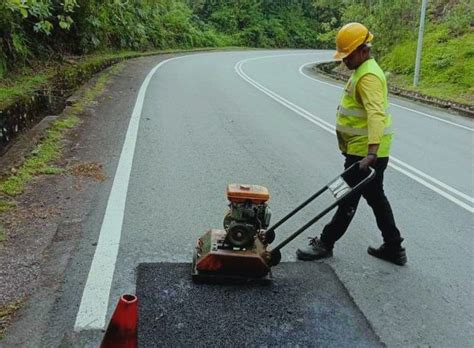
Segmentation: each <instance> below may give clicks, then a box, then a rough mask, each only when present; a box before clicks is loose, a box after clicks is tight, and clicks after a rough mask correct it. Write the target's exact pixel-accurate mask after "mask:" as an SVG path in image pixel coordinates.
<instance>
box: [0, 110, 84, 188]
mask: <svg viewBox="0 0 474 348" xmlns="http://www.w3.org/2000/svg"><path fill="white" fill-rule="evenodd" d="M78 121H79V119H78V118H77V116H75V115H71V116H69V117H68V118H65V119H61V120H57V121H55V122H54V123H53V125H52V126H51V128H50V129H48V131H47V135H46V137H45V139H44V140H43V141H42V142H41V143H40V144H38V145H37V146H36V148H35V149H34V150H33V152H32V154H31V155H30V156H29V157H28V158H27V159H26V161H25V162H24V163H23V165H22V166H21V167H20V168H19V169H18V171H17V172H16V173H15V174H14V175H12V176H10V177H8V178H7V179H5V180H3V181H0V192H3V193H5V194H7V195H10V196H16V195H19V194H21V193H23V191H24V188H25V185H26V183H28V182H29V181H30V180H31V179H32V178H33V177H34V176H35V175H38V174H52V173H54V174H56V173H59V172H61V171H62V169H61V168H57V167H54V166H51V165H50V164H49V163H50V162H52V161H54V160H57V159H58V158H59V155H60V153H61V152H60V151H61V140H62V138H63V133H64V130H65V129H68V128H72V127H73V126H74V125H75V124H76V123H77V122H78Z"/></svg>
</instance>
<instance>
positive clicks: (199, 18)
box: [0, 0, 474, 103]
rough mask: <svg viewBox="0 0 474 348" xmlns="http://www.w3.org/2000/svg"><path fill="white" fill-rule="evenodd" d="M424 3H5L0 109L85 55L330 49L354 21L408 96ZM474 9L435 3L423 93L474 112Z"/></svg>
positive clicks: (444, 0) (0, 19)
mask: <svg viewBox="0 0 474 348" xmlns="http://www.w3.org/2000/svg"><path fill="white" fill-rule="evenodd" d="M420 3H421V0H393V1H382V0H298V1H276V0H127V1H125V0H108V1H99V0H4V1H2V2H0V77H3V78H2V82H1V83H0V102H1V100H5V99H8V98H12V97H15V96H21V95H25V93H29V92H30V91H31V90H33V89H35V88H36V86H44V85H46V84H47V83H46V81H48V80H49V79H50V77H51V74H52V73H53V72H56V70H57V69H56V67H57V66H61V67H64V66H65V65H67V64H65V63H68V62H69V61H70V60H71V59H73V60H75V59H76V57H78V56H83V55H91V54H94V55H98V56H100V55H104V52H112V53H106V55H113V54H114V53H113V52H116V51H119V52H120V51H128V52H130V51H132V52H134V53H135V54H137V53H139V52H148V51H157V50H168V49H192V48H199V47H208V48H209V47H225V46H239V47H260V48H262V47H263V48H333V47H334V37H335V34H336V32H337V30H338V28H340V27H341V26H342V24H344V23H347V22H350V21H360V22H362V23H364V24H366V25H367V26H368V27H369V28H370V30H371V31H372V32H373V33H374V35H375V40H374V55H375V56H376V57H377V58H378V59H379V61H381V63H382V65H383V67H384V68H385V69H386V70H387V71H390V72H391V73H392V75H393V79H392V83H396V84H401V85H402V86H405V87H409V85H410V83H409V82H408V81H410V79H411V78H412V74H413V66H414V54H415V48H416V37H417V27H418V22H419V9H420ZM473 7H474V4H473V2H472V0H432V1H429V7H428V15H427V32H426V37H425V42H424V47H423V48H424V49H423V52H424V56H423V70H422V71H421V75H422V76H421V77H422V80H421V81H422V83H421V85H420V90H421V91H423V92H426V93H429V94H433V95H444V96H448V97H452V98H458V99H459V100H461V101H464V102H469V103H472V94H473V91H472V85H473V84H472V76H473V74H472V64H473V59H474V58H473V53H472V48H471V47H472V44H469V43H471V42H472V34H473V26H474V21H473V18H474V10H473ZM124 57H130V55H128V56H127V54H125V56H124ZM74 68H75V66H74V65H73V66H72V68H71V69H72V70H71V71H75V69H74ZM38 72H39V73H38ZM71 74H72V73H71ZM27 75H34V77H32V78H28V77H26V76H27ZM72 75H73V74H72ZM18 76H20V79H19V80H18V78H17V77H18ZM74 78H76V77H75V76H71V79H74ZM445 91H447V93H444V92H445ZM460 93H461V94H460Z"/></svg>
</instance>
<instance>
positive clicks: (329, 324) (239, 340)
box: [136, 262, 383, 347]
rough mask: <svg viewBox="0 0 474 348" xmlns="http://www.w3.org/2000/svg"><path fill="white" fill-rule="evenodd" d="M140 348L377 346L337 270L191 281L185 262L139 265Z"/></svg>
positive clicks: (280, 269) (308, 268)
mask: <svg viewBox="0 0 474 348" xmlns="http://www.w3.org/2000/svg"><path fill="white" fill-rule="evenodd" d="M136 293H137V296H138V299H139V324H138V340H139V346H140V347H158V346H159V347H162V346H164V347H166V346H168V347H176V346H221V347H224V346H324V347H381V346H383V344H382V343H381V342H380V340H379V338H378V336H377V335H376V334H375V333H374V332H373V330H372V328H371V327H370V325H369V323H368V321H367V320H366V318H365V317H364V316H363V314H362V313H361V312H360V310H359V309H358V308H357V306H356V305H355V304H354V302H353V301H352V299H351V297H350V296H349V294H348V292H347V290H346V289H345V288H344V286H343V285H342V283H341V282H340V281H339V279H338V278H337V276H336V275H335V273H334V271H333V270H332V269H331V268H330V267H329V266H328V265H326V264H324V263H315V262H309V263H302V262H296V263H295V262H292V263H282V264H280V265H278V266H277V267H275V269H274V271H273V280H272V281H271V282H269V283H267V284H262V283H254V284H252V283H247V284H234V285H231V284H226V285H222V284H220V285H219V284H202V283H193V281H192V279H191V265H190V264H187V263H144V264H140V265H139V266H138V270H137V287H136Z"/></svg>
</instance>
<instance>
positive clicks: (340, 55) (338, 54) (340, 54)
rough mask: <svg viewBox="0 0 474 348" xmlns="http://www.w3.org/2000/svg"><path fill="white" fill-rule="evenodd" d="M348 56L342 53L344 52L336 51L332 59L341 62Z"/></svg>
mask: <svg viewBox="0 0 474 348" xmlns="http://www.w3.org/2000/svg"><path fill="white" fill-rule="evenodd" d="M348 55H349V54H347V53H344V52H339V51H336V52H335V53H334V55H333V58H334V59H335V60H343V59H344V58H346V57H347V56H348Z"/></svg>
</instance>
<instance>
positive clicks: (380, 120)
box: [356, 74, 386, 145]
mask: <svg viewBox="0 0 474 348" xmlns="http://www.w3.org/2000/svg"><path fill="white" fill-rule="evenodd" d="M356 98H357V99H358V101H359V102H360V103H361V104H362V105H363V106H364V109H365V111H366V112H367V128H368V144H369V145H371V144H380V142H381V141H382V136H383V134H384V127H385V122H386V120H385V118H386V117H385V106H384V96H383V85H382V81H380V79H379V78H378V77H377V76H375V75H373V74H366V75H364V76H362V77H361V78H360V79H359V82H358V83H357V86H356Z"/></svg>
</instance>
